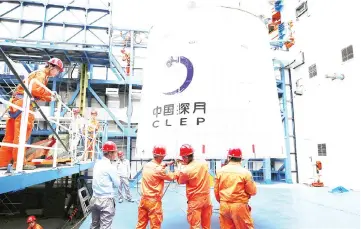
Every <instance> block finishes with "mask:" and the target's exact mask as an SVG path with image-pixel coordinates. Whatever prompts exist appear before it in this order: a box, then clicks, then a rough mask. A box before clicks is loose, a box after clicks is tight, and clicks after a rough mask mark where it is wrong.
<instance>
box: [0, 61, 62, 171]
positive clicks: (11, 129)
mask: <svg viewBox="0 0 361 229" xmlns="http://www.w3.org/2000/svg"><path fill="white" fill-rule="evenodd" d="M63 69H64V66H63V62H62V61H61V60H60V59H58V58H52V59H50V60H49V61H48V62H47V64H46V66H45V68H43V69H41V70H36V71H34V72H32V73H30V75H29V76H28V85H27V86H29V84H30V82H31V80H33V79H37V80H38V81H39V82H40V83H42V84H44V85H47V84H48V81H49V78H50V77H55V76H57V75H58V74H59V73H60V72H63ZM31 94H32V96H33V98H34V99H35V100H36V101H38V100H40V101H45V102H50V101H54V100H55V97H54V96H52V94H51V93H50V92H48V91H46V90H45V89H44V88H42V87H41V86H40V85H38V84H36V83H35V84H33V86H32V89H31ZM23 97H24V88H23V87H22V86H21V85H18V86H17V87H16V89H15V91H14V93H13V95H12V97H11V99H10V102H11V103H13V104H15V105H16V106H19V107H22V106H23ZM34 108H35V106H34V105H33V104H30V109H32V110H34ZM21 115H22V111H21V110H18V109H16V108H14V107H11V106H10V107H9V119H8V120H7V121H6V131H5V136H4V138H3V140H2V142H3V143H12V144H19V136H20V125H21ZM34 119H35V118H34V115H33V114H29V118H28V120H27V121H28V122H27V129H26V140H25V141H28V139H29V137H30V134H31V131H32V129H33V126H34ZM17 156H18V148H17V147H16V148H15V147H7V146H2V147H1V148H0V167H6V166H8V164H10V163H11V162H12V163H13V167H16V162H17ZM28 167H29V168H30V167H31V169H33V167H32V166H30V165H26V164H25V163H24V169H27V168H28Z"/></svg>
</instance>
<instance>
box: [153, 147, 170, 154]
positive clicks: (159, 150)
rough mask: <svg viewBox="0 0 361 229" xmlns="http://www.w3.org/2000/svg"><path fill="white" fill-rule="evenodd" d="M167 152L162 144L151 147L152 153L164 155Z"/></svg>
mask: <svg viewBox="0 0 361 229" xmlns="http://www.w3.org/2000/svg"><path fill="white" fill-rule="evenodd" d="M166 154H167V153H166V150H165V147H163V146H154V148H153V155H156V156H165V155H166Z"/></svg>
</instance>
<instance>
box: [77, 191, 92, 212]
mask: <svg viewBox="0 0 361 229" xmlns="http://www.w3.org/2000/svg"><path fill="white" fill-rule="evenodd" d="M78 196H79V200H80V205H81V209H82V210H83V214H84V215H87V214H88V212H89V210H90V209H89V205H90V198H91V196H90V195H89V191H88V189H87V188H86V187H82V188H80V189H79V190H78Z"/></svg>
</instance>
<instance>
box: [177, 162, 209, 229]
mask: <svg viewBox="0 0 361 229" xmlns="http://www.w3.org/2000/svg"><path fill="white" fill-rule="evenodd" d="M177 181H178V183H179V184H186V195H187V200H188V201H187V203H188V209H187V220H188V223H189V225H190V228H191V229H200V228H201V226H202V228H203V229H210V228H211V217H212V203H211V196H210V181H209V173H208V164H207V163H206V162H200V161H192V162H191V163H189V164H188V165H186V166H185V167H184V168H183V169H182V170H181V171H180V172H179V177H178V180H177Z"/></svg>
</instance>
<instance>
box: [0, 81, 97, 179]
mask: <svg viewBox="0 0 361 229" xmlns="http://www.w3.org/2000/svg"><path fill="white" fill-rule="evenodd" d="M24 83H25V85H29V86H28V88H29V91H32V87H33V86H34V84H37V85H39V86H40V87H41V88H43V89H44V90H46V91H47V92H50V93H51V95H56V93H55V92H53V91H51V90H50V89H49V88H48V87H46V86H45V85H44V84H42V83H41V82H40V81H39V80H37V79H32V80H31V81H30V83H29V84H28V79H25V80H24ZM30 101H31V99H30V98H29V96H28V95H27V93H24V97H23V106H22V107H19V106H17V105H15V104H13V103H11V102H9V101H6V100H4V99H2V98H0V102H2V103H4V104H6V105H8V106H11V107H14V108H16V109H18V110H21V111H22V116H21V125H20V136H19V144H13V143H0V146H7V147H13V148H18V159H17V164H16V172H21V171H22V170H23V164H24V156H25V147H26V148H36V149H49V150H50V149H52V150H54V154H53V168H56V167H57V158H58V150H60V149H58V147H57V145H58V141H56V144H55V146H54V147H46V146H38V145H31V144H26V142H25V140H26V128H27V122H28V118H29V114H32V115H35V114H36V112H34V111H32V110H31V109H30ZM56 102H57V112H56V113H55V117H51V118H49V121H50V122H51V123H53V124H56V128H55V131H56V134H58V133H59V129H60V127H61V128H62V129H64V130H66V131H67V132H69V141H71V144H73V140H74V139H73V135H76V136H80V137H84V139H85V141H84V151H81V150H79V151H78V149H77V146H75V147H74V146H73V145H72V147H70V152H69V153H70V156H71V165H74V162H75V160H74V159H75V158H76V157H77V152H84V153H83V155H85V152H87V151H89V150H91V151H92V155H91V160H92V161H94V160H95V145H96V144H99V143H101V141H100V140H99V139H97V135H96V133H95V130H94V132H93V134H92V136H88V134H89V133H88V131H87V130H88V129H89V127H90V126H92V127H95V126H94V125H92V124H90V123H88V122H86V123H85V124H84V125H82V126H81V131H84V134H82V133H79V130H78V129H76V128H73V126H70V127H67V126H66V124H64V123H61V121H69V125H72V124H75V123H76V122H75V118H74V116H73V112H72V109H71V108H69V107H68V106H67V105H66V104H65V103H63V102H62V101H61V98H60V96H59V95H58V96H56ZM62 107H64V108H65V109H66V110H67V111H70V114H71V115H70V117H69V118H64V117H61V116H60V111H61V109H62ZM94 129H95V128H94ZM93 136H94V137H93ZM88 139H91V144H92V145H93V149H88V147H87V142H88ZM82 159H85V160H87V159H88V158H82ZM82 159H80V160H82Z"/></svg>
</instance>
